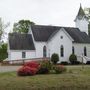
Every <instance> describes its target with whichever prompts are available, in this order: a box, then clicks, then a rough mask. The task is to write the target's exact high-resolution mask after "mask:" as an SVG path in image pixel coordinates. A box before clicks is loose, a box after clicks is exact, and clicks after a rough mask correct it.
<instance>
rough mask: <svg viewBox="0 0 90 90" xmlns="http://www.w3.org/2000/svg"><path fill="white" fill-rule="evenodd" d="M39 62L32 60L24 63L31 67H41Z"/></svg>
mask: <svg viewBox="0 0 90 90" xmlns="http://www.w3.org/2000/svg"><path fill="white" fill-rule="evenodd" d="M39 65H40V64H39V62H37V61H30V62H26V63H25V64H24V66H28V67H31V68H37V69H38V68H39Z"/></svg>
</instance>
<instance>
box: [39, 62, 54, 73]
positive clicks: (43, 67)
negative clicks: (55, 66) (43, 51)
mask: <svg viewBox="0 0 90 90" xmlns="http://www.w3.org/2000/svg"><path fill="white" fill-rule="evenodd" d="M51 67H52V64H51V63H50V61H48V60H44V61H42V62H41V63H40V67H39V70H38V74H48V73H49V71H50V70H51Z"/></svg>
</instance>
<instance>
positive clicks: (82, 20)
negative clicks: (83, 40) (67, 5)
mask: <svg viewBox="0 0 90 90" xmlns="http://www.w3.org/2000/svg"><path fill="white" fill-rule="evenodd" d="M75 24H76V27H77V28H79V29H80V30H81V31H82V32H86V33H87V34H88V24H89V22H88V18H87V16H86V15H85V13H84V10H83V8H82V6H81V4H80V8H79V11H78V14H77V16H76V19H75Z"/></svg>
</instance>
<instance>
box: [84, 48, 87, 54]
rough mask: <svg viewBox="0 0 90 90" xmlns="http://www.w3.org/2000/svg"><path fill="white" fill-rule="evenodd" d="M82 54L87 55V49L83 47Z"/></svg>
mask: <svg viewBox="0 0 90 90" xmlns="http://www.w3.org/2000/svg"><path fill="white" fill-rule="evenodd" d="M84 56H87V49H86V47H84Z"/></svg>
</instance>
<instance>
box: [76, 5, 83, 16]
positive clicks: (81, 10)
mask: <svg viewBox="0 0 90 90" xmlns="http://www.w3.org/2000/svg"><path fill="white" fill-rule="evenodd" d="M77 16H85V13H84V10H83V9H82V6H81V4H80V8H79V11H78V15H77Z"/></svg>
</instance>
